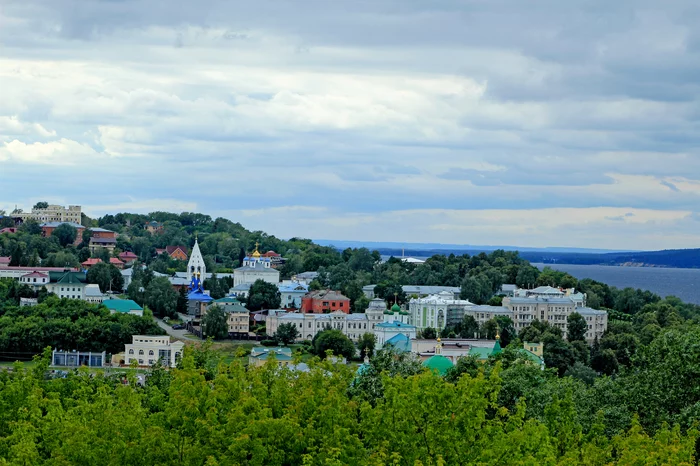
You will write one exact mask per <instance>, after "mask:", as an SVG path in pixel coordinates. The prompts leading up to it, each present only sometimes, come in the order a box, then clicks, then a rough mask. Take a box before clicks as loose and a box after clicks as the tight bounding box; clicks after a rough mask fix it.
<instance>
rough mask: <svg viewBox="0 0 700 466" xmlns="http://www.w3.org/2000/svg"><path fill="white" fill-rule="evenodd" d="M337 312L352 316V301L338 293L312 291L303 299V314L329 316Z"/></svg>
mask: <svg viewBox="0 0 700 466" xmlns="http://www.w3.org/2000/svg"><path fill="white" fill-rule="evenodd" d="M335 311H342V312H344V313H346V314H350V299H349V298H346V297H345V296H343V295H342V294H341V293H339V292H338V291H333V290H318V291H312V292H310V293H308V294H307V295H306V296H304V297H303V298H301V312H303V313H311V314H328V313H330V312H335Z"/></svg>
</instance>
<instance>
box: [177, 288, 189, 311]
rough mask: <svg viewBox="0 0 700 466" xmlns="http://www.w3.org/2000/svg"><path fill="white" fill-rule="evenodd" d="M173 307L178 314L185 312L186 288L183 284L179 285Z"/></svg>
mask: <svg viewBox="0 0 700 466" xmlns="http://www.w3.org/2000/svg"><path fill="white" fill-rule="evenodd" d="M175 309H176V310H177V312H178V313H180V314H187V288H186V287H184V286H181V287H180V289H179V290H178V293H177V305H176V306H175Z"/></svg>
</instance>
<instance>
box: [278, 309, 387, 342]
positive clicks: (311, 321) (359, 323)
mask: <svg viewBox="0 0 700 466" xmlns="http://www.w3.org/2000/svg"><path fill="white" fill-rule="evenodd" d="M382 312H383V311H382ZM369 316H370V317H371V318H372V321H371V322H370V317H368V315H367V314H366V313H356V314H346V313H344V312H343V311H335V312H331V313H330V314H301V313H296V312H294V313H287V314H274V315H273V314H272V313H271V314H270V315H268V316H267V319H266V322H265V328H266V330H267V334H268V335H269V336H272V335H274V334H275V332H277V328H278V327H279V326H280V325H282V324H286V323H289V324H292V325H294V326H295V327H297V330H298V331H299V337H298V338H297V340H298V341H300V340H311V339H313V337H314V336H316V334H317V333H319V332H322V331H324V330H326V329H336V330H340V331H341V332H343V333H344V334H345V335H347V337H348V338H350V339H351V340H352V341H354V342H357V341H358V340H359V339H360V337H361V336H362V335H363V334H365V333H373V328H372V326H373V325H376V324H373V322H380V323H381V321H379V320H377V318H376V316H374V315H373V312H372V311H371V312H370V314H369ZM380 316H381V314H380Z"/></svg>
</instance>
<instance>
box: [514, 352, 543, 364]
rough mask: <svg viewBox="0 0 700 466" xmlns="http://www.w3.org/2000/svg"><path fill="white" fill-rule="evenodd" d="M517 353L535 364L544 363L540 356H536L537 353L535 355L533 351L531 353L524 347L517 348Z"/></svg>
mask: <svg viewBox="0 0 700 466" xmlns="http://www.w3.org/2000/svg"><path fill="white" fill-rule="evenodd" d="M518 354H519V355H520V356H522V357H524V358H525V359H528V360H530V361H532V362H534V363H536V364H539V365H543V364H544V361H543V360H542V358H541V357H539V356H537V355H536V354H535V353H533V352H532V351H528V350H526V349H525V348H522V349H520V350H518Z"/></svg>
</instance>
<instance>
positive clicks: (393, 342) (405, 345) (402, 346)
mask: <svg viewBox="0 0 700 466" xmlns="http://www.w3.org/2000/svg"><path fill="white" fill-rule="evenodd" d="M385 344H386V345H390V346H393V347H394V348H396V349H397V350H398V351H400V352H402V353H407V352H409V351H411V339H410V338H408V337H407V336H406V335H404V334H403V333H398V334H396V335H394V336H393V337H391V338H389V339H388V340H387V341H386V343H385Z"/></svg>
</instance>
